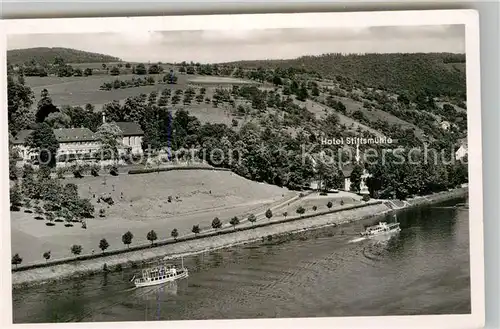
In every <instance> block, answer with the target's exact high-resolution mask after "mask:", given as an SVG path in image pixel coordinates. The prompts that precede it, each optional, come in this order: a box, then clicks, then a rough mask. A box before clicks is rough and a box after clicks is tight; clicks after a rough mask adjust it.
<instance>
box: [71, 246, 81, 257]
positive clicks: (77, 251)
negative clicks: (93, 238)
mask: <svg viewBox="0 0 500 329" xmlns="http://www.w3.org/2000/svg"><path fill="white" fill-rule="evenodd" d="M70 250H71V253H72V254H73V255H76V256H78V255H80V254H81V253H82V250H83V248H82V246H80V245H79V244H74V245H72V246H71V249H70Z"/></svg>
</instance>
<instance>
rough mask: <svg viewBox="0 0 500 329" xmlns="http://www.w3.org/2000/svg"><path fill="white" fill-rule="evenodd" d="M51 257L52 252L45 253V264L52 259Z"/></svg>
mask: <svg viewBox="0 0 500 329" xmlns="http://www.w3.org/2000/svg"><path fill="white" fill-rule="evenodd" d="M50 256H51V254H50V250H49V251H46V252H44V253H43V258H45V262H47V261H48V260H49V259H50Z"/></svg>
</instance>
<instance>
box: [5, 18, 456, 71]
mask: <svg viewBox="0 0 500 329" xmlns="http://www.w3.org/2000/svg"><path fill="white" fill-rule="evenodd" d="M31 47H65V48H74V49H78V50H84V51H90V52H96V53H101V54H106V55H111V56H115V57H119V58H121V59H122V60H124V61H133V62H136V61H140V62H148V61H151V62H157V61H162V62H181V61H194V62H202V63H218V62H219V63H220V62H228V61H238V60H255V59H289V58H296V57H300V56H305V55H320V54H325V53H394V52H403V53H415V52H424V53H425V52H452V53H465V27H464V25H432V26H378V27H366V28H294V29H259V30H246V31H241V30H237V31H235V30H233V31H230V30H227V31H226V30H224V31H210V30H202V31H158V32H146V31H144V32H141V31H138V32H133V33H126V34H125V33H98V34H96V33H92V34H90V33H89V34H77V35H75V34H31V35H26V34H25V35H9V36H7V48H8V49H20V48H31Z"/></svg>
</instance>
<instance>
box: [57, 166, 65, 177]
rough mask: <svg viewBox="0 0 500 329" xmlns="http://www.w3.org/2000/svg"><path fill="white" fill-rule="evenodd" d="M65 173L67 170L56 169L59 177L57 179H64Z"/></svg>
mask: <svg viewBox="0 0 500 329" xmlns="http://www.w3.org/2000/svg"><path fill="white" fill-rule="evenodd" d="M65 173H66V168H57V169H56V175H57V178H59V179H63V178H64V174H65Z"/></svg>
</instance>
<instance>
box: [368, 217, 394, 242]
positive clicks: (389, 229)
mask: <svg viewBox="0 0 500 329" xmlns="http://www.w3.org/2000/svg"><path fill="white" fill-rule="evenodd" d="M394 217H395V218H396V215H394ZM399 232H401V228H400V227H399V223H398V222H397V219H396V222H394V223H387V222H379V223H378V224H377V225H373V226H369V227H367V228H366V230H365V231H364V232H362V233H361V236H365V237H376V236H380V235H388V234H393V233H399Z"/></svg>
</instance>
